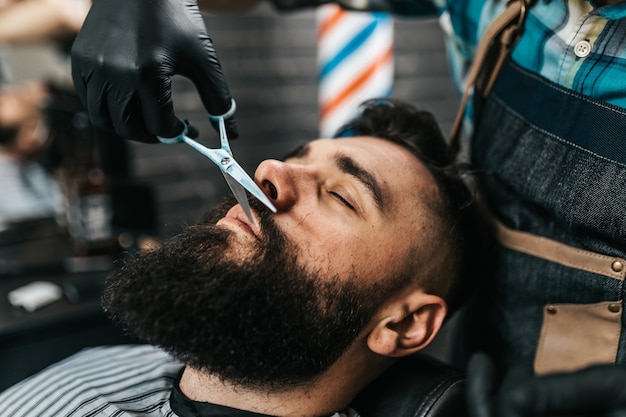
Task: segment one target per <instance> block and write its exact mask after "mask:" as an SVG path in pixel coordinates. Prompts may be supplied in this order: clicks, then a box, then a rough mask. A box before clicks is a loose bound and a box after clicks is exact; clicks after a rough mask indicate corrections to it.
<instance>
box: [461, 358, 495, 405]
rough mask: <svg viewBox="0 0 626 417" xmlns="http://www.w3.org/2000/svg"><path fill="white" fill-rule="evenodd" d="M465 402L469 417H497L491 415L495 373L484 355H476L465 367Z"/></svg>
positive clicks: (490, 362)
mask: <svg viewBox="0 0 626 417" xmlns="http://www.w3.org/2000/svg"><path fill="white" fill-rule="evenodd" d="M467 373H468V376H467V402H468V407H469V414H470V416H471V417H498V416H494V415H493V411H492V403H493V399H494V395H495V391H496V371H495V366H494V365H493V362H492V361H491V359H489V357H488V356H487V355H486V354H484V353H476V354H474V355H472V357H471V358H470V361H469V364H468V367H467Z"/></svg>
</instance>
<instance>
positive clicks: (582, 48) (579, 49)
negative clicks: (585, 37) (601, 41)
mask: <svg viewBox="0 0 626 417" xmlns="http://www.w3.org/2000/svg"><path fill="white" fill-rule="evenodd" d="M574 53H575V54H576V56H577V57H579V58H584V57H586V56H587V55H589V54H590V53H591V44H590V43H589V41H580V42H578V43H577V44H576V45H575V46H574Z"/></svg>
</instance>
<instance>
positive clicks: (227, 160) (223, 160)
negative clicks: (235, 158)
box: [220, 157, 230, 165]
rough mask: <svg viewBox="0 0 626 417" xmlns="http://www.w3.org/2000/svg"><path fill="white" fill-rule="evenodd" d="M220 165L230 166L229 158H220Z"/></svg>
mask: <svg viewBox="0 0 626 417" xmlns="http://www.w3.org/2000/svg"><path fill="white" fill-rule="evenodd" d="M220 163H221V164H222V165H228V164H230V158H229V157H226V158H222V160H221V161H220Z"/></svg>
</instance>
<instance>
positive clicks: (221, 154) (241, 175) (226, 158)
mask: <svg viewBox="0 0 626 417" xmlns="http://www.w3.org/2000/svg"><path fill="white" fill-rule="evenodd" d="M236 108H237V105H236V104H235V100H233V99H231V105H230V109H229V110H228V111H227V112H226V113H224V114H222V115H219V116H214V115H211V114H209V115H208V116H209V120H211V121H214V122H217V124H218V126H219V133H220V145H221V146H220V148H219V149H212V148H207V147H206V146H204V145H202V144H200V143H198V142H196V141H195V140H193V139H192V138H190V137H189V136H187V134H188V133H189V129H188V125H187V123H184V125H185V127H184V129H183V132H182V133H181V134H180V135H178V136H175V137H173V138H163V137H160V136H159V137H158V138H159V141H161V142H162V143H166V144H172V143H178V142H185V143H186V144H187V145H189V146H191V147H192V148H194V149H195V150H196V151H198V152H200V153H201V154H202V155H204V156H206V157H207V158H209V159H210V160H211V161H213V163H214V164H215V165H217V166H218V167H219V168H220V170H221V171H222V175H224V179H226V182H227V183H228V186H229V187H230V190H231V191H232V192H233V194H234V195H235V198H236V199H237V201H238V202H239V204H240V205H241V207H242V208H243V211H244V212H245V213H246V216H247V217H248V219H249V220H250V221H251V222H252V223H254V217H252V210H251V209H250V203H248V198H247V197H246V191H245V190H248V191H249V192H250V194H252V195H253V196H254V197H256V198H257V199H259V200H260V201H261V202H262V203H263V204H265V206H267V208H269V209H270V210H272V212H274V213H276V207H274V205H273V204H272V202H271V201H270V200H269V198H267V196H266V195H265V193H264V192H263V190H261V189H260V188H259V187H258V186H257V185H256V183H255V182H254V180H253V179H252V178H250V176H249V175H248V174H246V171H244V169H243V168H242V167H241V165H239V164H238V163H237V161H235V158H234V157H233V153H232V151H231V150H230V144H229V142H228V135H227V134H226V122H225V120H226V119H228V118H229V117H231V116H232V115H233V114H235V110H236Z"/></svg>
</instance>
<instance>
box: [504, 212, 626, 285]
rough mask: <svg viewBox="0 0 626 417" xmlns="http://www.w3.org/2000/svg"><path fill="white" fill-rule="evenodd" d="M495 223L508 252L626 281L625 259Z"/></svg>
mask: <svg viewBox="0 0 626 417" xmlns="http://www.w3.org/2000/svg"><path fill="white" fill-rule="evenodd" d="M492 220H493V224H494V229H495V235H496V239H497V240H498V242H499V243H500V244H501V245H502V246H504V247H505V248H508V249H512V250H514V251H517V252H521V253H525V254H527V255H532V256H534V257H537V258H540V259H545V260H547V261H550V262H554V263H557V264H560V265H563V266H567V267H570V268H576V269H580V270H583V271H587V272H592V273H594V274H600V275H604V276H605V277H609V278H614V279H617V280H620V281H624V277H625V276H626V261H625V260H624V259H622V258H618V257H614V256H608V255H603V254H600V253H596V252H591V251H588V250H584V249H579V248H575V247H573V246H569V245H566V244H564V243H561V242H558V241H556V240H552V239H548V238H546V237H542V236H537V235H533V234H531V233H527V232H520V231H517V230H512V229H509V228H508V227H506V226H505V225H503V224H502V223H501V222H499V221H498V220H496V219H495V218H493V219H492Z"/></svg>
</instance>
